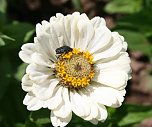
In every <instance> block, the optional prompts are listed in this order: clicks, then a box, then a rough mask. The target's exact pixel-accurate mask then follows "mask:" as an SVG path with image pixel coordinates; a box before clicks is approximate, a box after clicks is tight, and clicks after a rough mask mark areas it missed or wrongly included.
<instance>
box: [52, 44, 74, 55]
mask: <svg viewBox="0 0 152 127" xmlns="http://www.w3.org/2000/svg"><path fill="white" fill-rule="evenodd" d="M72 50H73V49H72V48H70V47H69V46H62V47H59V48H57V49H56V50H55V51H56V54H63V53H68V52H70V51H72Z"/></svg>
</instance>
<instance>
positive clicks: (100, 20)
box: [90, 17, 106, 29]
mask: <svg viewBox="0 0 152 127" xmlns="http://www.w3.org/2000/svg"><path fill="white" fill-rule="evenodd" d="M90 21H91V23H92V24H93V27H94V29H97V28H99V27H103V26H106V22H105V20H104V19H103V18H100V17H94V18H93V19H91V20H90Z"/></svg>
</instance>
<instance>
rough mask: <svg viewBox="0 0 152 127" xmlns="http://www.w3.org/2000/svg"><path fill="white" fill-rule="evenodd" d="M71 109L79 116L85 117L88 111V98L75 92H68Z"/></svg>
mask: <svg viewBox="0 0 152 127" xmlns="http://www.w3.org/2000/svg"><path fill="white" fill-rule="evenodd" d="M70 99H71V107H72V111H73V112H74V113H75V114H76V115H77V116H79V117H82V118H83V117H85V116H87V115H89V113H90V106H89V103H88V99H87V98H84V97H83V96H82V95H80V94H78V93H77V92H70Z"/></svg>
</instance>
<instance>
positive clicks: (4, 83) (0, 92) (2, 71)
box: [0, 55, 12, 101]
mask: <svg viewBox="0 0 152 127" xmlns="http://www.w3.org/2000/svg"><path fill="white" fill-rule="evenodd" d="M11 73H12V66H11V62H10V59H9V58H8V56H7V55H3V56H2V57H0V82H1V83H0V101H1V99H2V98H3V96H4V94H5V92H6V90H7V88H8V86H9V81H10V78H11V75H12V74H11Z"/></svg>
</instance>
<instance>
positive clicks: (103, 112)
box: [96, 104, 108, 122]
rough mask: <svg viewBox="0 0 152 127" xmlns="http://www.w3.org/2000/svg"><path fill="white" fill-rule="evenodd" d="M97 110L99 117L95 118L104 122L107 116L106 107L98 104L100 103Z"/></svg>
mask: <svg viewBox="0 0 152 127" xmlns="http://www.w3.org/2000/svg"><path fill="white" fill-rule="evenodd" d="M98 110H99V117H97V118H96V119H98V120H99V121H102V122H104V121H105V120H106V119H107V117H108V112H107V109H106V107H105V106H104V105H101V104H100V105H98Z"/></svg>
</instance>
